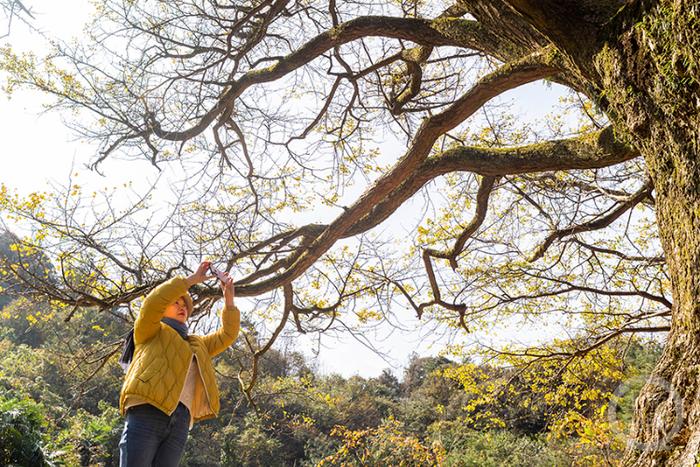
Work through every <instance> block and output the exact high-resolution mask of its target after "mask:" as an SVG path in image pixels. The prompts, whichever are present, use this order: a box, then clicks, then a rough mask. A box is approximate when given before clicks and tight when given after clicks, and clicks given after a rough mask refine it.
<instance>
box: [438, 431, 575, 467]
mask: <svg viewBox="0 0 700 467" xmlns="http://www.w3.org/2000/svg"><path fill="white" fill-rule="evenodd" d="M429 431H430V439H432V440H433V442H437V443H440V445H442V446H443V448H444V449H445V457H444V464H443V465H446V466H457V465H458V466H463V467H468V466H473V467H491V466H493V467H501V466H502V467H506V466H513V467H519V466H523V465H527V466H532V467H535V466H542V467H545V466H546V467H552V466H564V465H566V466H568V465H571V461H572V459H571V458H570V457H569V456H568V455H567V454H566V453H565V452H563V451H561V450H560V449H559V447H557V446H555V445H551V444H548V442H547V441H546V439H545V437H544V436H542V435H535V436H522V435H518V434H516V433H513V432H511V431H508V430H487V431H478V430H474V429H471V428H469V425H468V424H467V423H465V421H463V420H453V421H446V422H438V423H434V424H433V425H431V426H430V427H429Z"/></svg>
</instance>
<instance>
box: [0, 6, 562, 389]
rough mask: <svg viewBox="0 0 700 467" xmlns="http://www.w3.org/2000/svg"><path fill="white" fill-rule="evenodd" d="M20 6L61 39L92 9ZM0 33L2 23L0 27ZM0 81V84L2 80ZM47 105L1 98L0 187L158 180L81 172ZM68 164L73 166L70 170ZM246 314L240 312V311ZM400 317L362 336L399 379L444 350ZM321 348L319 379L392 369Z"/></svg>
mask: <svg viewBox="0 0 700 467" xmlns="http://www.w3.org/2000/svg"><path fill="white" fill-rule="evenodd" d="M25 4H26V5H27V6H29V7H31V8H32V13H33V14H34V16H35V18H36V20H35V23H34V25H35V26H37V27H39V28H40V29H42V30H44V31H46V32H47V34H48V35H50V36H58V37H61V38H62V39H69V38H70V37H73V36H76V35H78V36H79V35H80V30H81V27H82V25H83V23H84V22H85V20H86V19H87V18H88V15H89V3H88V2H87V1H85V0H60V1H48V0H26V2H25ZM2 28H4V25H3V26H2V27H0V29H2ZM6 42H10V43H11V44H12V46H13V47H14V48H15V49H16V50H18V51H21V50H33V51H35V53H36V54H37V55H38V56H42V55H43V53H42V50H44V45H43V44H44V42H43V39H42V38H41V37H39V36H37V35H34V34H32V33H30V32H29V31H28V29H27V28H26V27H24V26H23V25H22V24H21V23H20V22H17V21H15V22H14V23H13V29H12V31H11V35H10V37H9V38H6V39H4V40H2V41H0V45H4V43H6ZM0 79H3V78H2V75H0ZM561 95H563V92H562V90H561V89H560V88H558V87H557V86H553V87H551V88H550V87H546V86H544V85H543V84H541V83H534V84H531V85H527V86H524V87H522V88H520V89H518V90H516V91H512V92H510V93H508V95H507V96H505V97H504V100H506V101H509V100H514V101H515V103H516V107H515V111H516V113H517V114H520V115H522V116H523V117H526V118H538V117H542V116H544V114H545V113H547V112H550V111H551V110H552V108H553V106H555V105H556V104H557V102H558V98H559V96H561ZM46 102H47V98H46V97H45V96H42V95H39V94H37V93H34V92H26V91H18V92H16V93H15V94H14V95H13V96H12V98H11V99H10V100H7V98H6V97H5V96H0V128H2V146H1V147H0V161H1V162H2V167H3V170H2V171H1V172H0V182H2V183H4V184H5V185H7V186H8V187H9V188H11V189H16V190H17V191H18V192H19V193H20V194H27V193H30V192H32V191H37V190H44V189H47V186H48V184H49V183H52V182H54V183H55V182H57V183H59V184H66V183H67V180H68V176H69V175H70V174H71V172H76V171H78V172H79V173H80V174H79V176H78V178H77V180H76V182H77V183H79V184H80V185H81V186H83V187H85V188H86V189H87V190H91V189H100V188H103V187H105V186H113V185H121V184H122V183H124V182H125V181H129V180H131V181H133V183H134V186H135V187H136V188H138V187H139V186H143V187H145V186H147V185H148V184H149V183H150V182H151V181H152V180H154V179H155V177H156V176H157V172H156V171H155V169H153V168H152V167H151V166H150V165H149V164H147V163H145V162H140V163H137V162H129V163H124V162H107V163H105V164H104V165H103V166H102V167H101V170H102V171H103V172H104V173H105V174H106V176H105V177H102V176H100V175H98V174H96V173H94V172H89V171H87V170H85V169H84V168H83V166H84V165H85V164H86V163H88V162H89V160H90V158H91V156H92V155H93V154H94V148H93V147H91V146H90V145H89V144H86V143H84V142H79V141H76V140H75V135H74V134H72V133H71V130H69V129H68V128H66V127H65V126H64V124H63V123H62V121H61V117H60V115H58V114H57V113H55V112H49V113H44V114H42V107H41V105H42V103H46ZM72 165H74V166H75V169H73V170H71V166H72ZM167 176H168V175H167V174H166V177H167ZM390 227H391V226H390ZM242 308H244V307H242ZM245 311H246V310H245V309H243V312H244V313H245ZM399 314H400V315H403V316H402V317H401V318H402V322H401V323H402V325H403V327H404V328H405V329H407V331H399V330H397V329H393V328H391V327H389V326H385V327H383V328H381V329H380V330H379V332H378V333H376V334H375V333H373V335H366V336H362V337H363V338H366V339H367V340H369V341H371V342H372V344H373V345H374V346H376V347H377V348H379V349H380V350H381V351H383V352H385V353H386V354H387V355H388V358H389V360H390V363H391V365H392V367H393V368H392V370H393V371H394V373H395V374H396V375H397V376H399V377H400V376H401V372H402V367H403V366H405V365H406V364H407V363H408V356H409V354H410V353H411V352H412V351H416V352H418V353H419V354H420V355H434V354H436V353H437V352H438V351H440V350H441V349H442V347H443V345H444V344H445V343H446V341H447V340H446V338H445V337H444V335H441V334H435V333H433V332H431V331H430V330H427V329H424V328H421V327H420V326H419V323H418V322H417V321H416V320H415V317H414V316H415V315H414V312H413V311H411V310H404V312H402V313H399ZM553 329H554V328H553ZM537 331H538V334H539V335H538V337H540V338H541V337H542V334H541V329H538V330H537ZM531 332H532V336H531V337H533V338H534V337H535V334H536V333H535V330H534V329H532V330H531ZM516 334H517V335H518V336H519V338H520V340H521V341H528V340H529V339H528V337H529V336H530V335H529V334H528V332H523V330H518V329H512V328H509V327H508V326H504V327H502V328H500V329H494V330H492V332H490V333H489V335H485V334H479V335H478V336H474V335H470V336H469V337H468V339H467V342H471V341H472V340H474V339H476V338H479V339H483V340H485V341H488V342H490V343H493V341H494V340H495V341H500V340H502V339H511V338H514V336H515V335H516ZM294 344H295V345H294V346H295V348H296V349H297V350H301V351H304V353H306V354H307V355H309V356H311V351H310V349H313V348H315V347H316V345H317V343H316V342H315V341H313V340H312V339H309V338H305V337H302V338H299V339H298V340H297V341H296V342H295V343H294ZM321 347H322V351H321V352H320V354H319V356H318V359H317V360H316V363H317V365H318V368H319V370H320V371H321V372H323V373H331V372H336V373H340V374H342V375H344V376H349V375H353V374H360V375H362V376H377V375H378V374H380V373H381V371H382V369H384V368H387V367H388V366H389V365H388V364H387V362H385V361H384V360H383V359H382V358H380V357H379V356H378V355H377V354H375V353H374V352H372V351H370V350H369V349H367V348H366V347H365V346H363V345H361V344H360V343H358V341H357V340H356V339H354V338H353V337H352V336H350V335H344V336H342V337H334V336H327V337H324V338H323V339H322V341H321Z"/></svg>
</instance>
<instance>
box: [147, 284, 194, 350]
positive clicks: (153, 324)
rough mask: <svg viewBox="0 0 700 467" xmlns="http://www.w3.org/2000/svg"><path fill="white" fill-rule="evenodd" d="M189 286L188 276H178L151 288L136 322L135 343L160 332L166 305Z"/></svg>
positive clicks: (182, 293) (183, 292)
mask: <svg viewBox="0 0 700 467" xmlns="http://www.w3.org/2000/svg"><path fill="white" fill-rule="evenodd" d="M189 288H190V286H189V282H188V281H187V279H186V278H184V277H182V276H176V277H173V278H172V279H170V280H167V281H165V282H163V283H162V284H160V285H159V286H158V287H156V288H155V289H153V290H151V292H150V293H149V294H148V295H147V296H146V299H145V300H144V301H143V304H142V305H141V310H140V311H139V316H138V318H136V323H135V324H134V344H142V343H144V342H146V341H147V340H148V339H150V338H151V337H153V336H154V335H155V334H156V333H157V332H158V330H159V329H160V320H161V318H163V313H164V312H165V307H167V306H168V305H169V304H171V303H173V302H174V301H175V300H177V299H178V297H181V296H182V295H184V294H185V292H187V289H189Z"/></svg>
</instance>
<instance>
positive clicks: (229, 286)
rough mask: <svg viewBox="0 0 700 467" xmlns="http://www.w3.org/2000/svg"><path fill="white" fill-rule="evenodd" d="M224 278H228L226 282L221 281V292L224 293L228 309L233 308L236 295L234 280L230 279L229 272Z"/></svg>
mask: <svg viewBox="0 0 700 467" xmlns="http://www.w3.org/2000/svg"><path fill="white" fill-rule="evenodd" d="M224 276H226V280H224V281H222V280H220V281H219V285H220V286H221V291H222V292H223V293H224V301H225V302H226V308H233V298H234V296H235V295H236V291H235V288H234V286H233V278H232V277H230V276H229V275H228V273H227V272H225V273H224Z"/></svg>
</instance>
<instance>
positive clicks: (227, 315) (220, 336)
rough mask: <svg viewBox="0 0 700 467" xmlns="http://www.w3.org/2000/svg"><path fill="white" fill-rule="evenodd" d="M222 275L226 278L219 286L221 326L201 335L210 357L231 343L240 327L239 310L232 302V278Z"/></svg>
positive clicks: (226, 274)
mask: <svg viewBox="0 0 700 467" xmlns="http://www.w3.org/2000/svg"><path fill="white" fill-rule="evenodd" d="M224 275H225V276H226V280H225V281H222V283H221V288H222V290H223V292H224V302H225V306H224V311H222V312H221V327H220V328H219V329H218V330H216V331H215V332H212V333H211V334H207V335H206V336H203V337H202V340H203V341H204V344H205V345H206V347H207V351H208V352H209V355H211V356H212V357H214V356H216V355H218V354H220V353H221V352H223V351H224V350H226V348H227V347H228V346H230V345H231V344H233V343H234V342H235V341H236V338H237V337H238V332H239V331H240V329H241V312H240V311H239V310H238V308H236V306H235V305H234V304H233V298H234V294H235V292H234V287H233V279H232V278H230V277H229V275H228V273H224Z"/></svg>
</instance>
